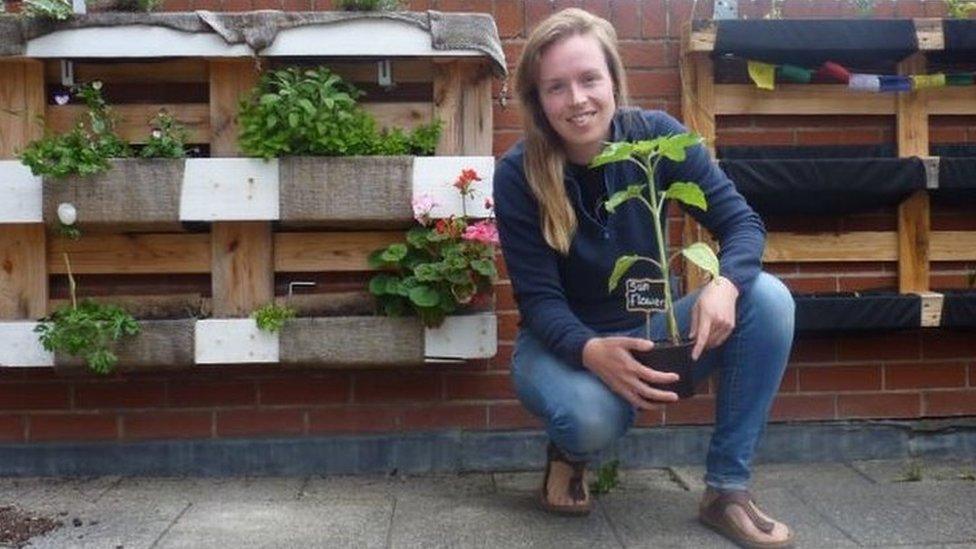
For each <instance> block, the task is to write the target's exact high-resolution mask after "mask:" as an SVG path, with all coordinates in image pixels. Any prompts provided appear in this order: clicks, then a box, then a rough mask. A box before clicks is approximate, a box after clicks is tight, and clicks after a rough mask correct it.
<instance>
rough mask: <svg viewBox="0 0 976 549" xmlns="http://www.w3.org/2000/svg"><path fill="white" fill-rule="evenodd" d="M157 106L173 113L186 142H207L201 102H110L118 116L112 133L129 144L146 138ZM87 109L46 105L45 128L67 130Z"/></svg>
mask: <svg viewBox="0 0 976 549" xmlns="http://www.w3.org/2000/svg"><path fill="white" fill-rule="evenodd" d="M161 109H165V110H166V112H168V113H169V114H171V115H173V117H174V118H176V120H178V121H179V122H180V124H183V126H185V127H186V130H187V132H188V133H189V136H188V140H187V142H188V143H209V142H210V107H209V106H208V105H207V104H205V103H160V104H151V105H114V106H112V110H113V111H114V112H115V114H116V115H118V117H119V122H118V125H117V126H116V133H118V134H119V136H121V137H122V138H123V139H125V140H127V141H129V142H130V143H145V142H146V141H148V140H149V132H150V131H151V128H150V126H149V122H150V121H152V119H153V118H154V117H155V116H156V114H157V113H159V111H160V110H161ZM86 112H87V108H86V107H85V106H84V105H64V106H58V105H53V106H50V107H48V108H47V116H46V124H47V128H48V129H49V130H51V131H53V132H56V133H61V132H66V131H68V130H70V129H71V128H72V127H74V125H75V123H76V122H77V121H78V120H80V119H81V118H82V117H83V116H84V114H85V113H86Z"/></svg>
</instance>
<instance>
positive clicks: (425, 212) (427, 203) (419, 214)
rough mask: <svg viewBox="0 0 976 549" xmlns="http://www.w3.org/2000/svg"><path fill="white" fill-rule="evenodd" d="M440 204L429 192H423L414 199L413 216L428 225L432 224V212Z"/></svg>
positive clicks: (418, 221) (422, 223)
mask: <svg viewBox="0 0 976 549" xmlns="http://www.w3.org/2000/svg"><path fill="white" fill-rule="evenodd" d="M439 205H440V204H438V203H437V202H435V201H434V198H433V197H432V196H430V195H429V194H426V193H425V194H422V195H420V196H418V197H416V198H414V199H413V218H414V219H416V220H417V223H420V224H421V225H423V226H425V227H426V226H427V225H429V224H430V212H432V211H433V210H434V208H436V207H437V206H439Z"/></svg>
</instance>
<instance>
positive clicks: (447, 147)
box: [434, 61, 464, 156]
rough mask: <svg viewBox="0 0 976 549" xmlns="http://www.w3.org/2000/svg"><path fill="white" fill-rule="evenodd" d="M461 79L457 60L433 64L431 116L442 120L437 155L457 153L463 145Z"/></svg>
mask: <svg viewBox="0 0 976 549" xmlns="http://www.w3.org/2000/svg"><path fill="white" fill-rule="evenodd" d="M463 82H464V68H463V65H462V64H461V62H460V61H449V62H441V63H435V64H434V116H435V117H437V118H439V119H440V120H441V122H443V126H442V132H441V140H440V142H439V143H438V144H437V151H436V154H437V155H439V156H451V155H460V154H461V151H462V150H463V148H464V134H463V129H464V113H463V107H464V105H463V99H462V89H463Z"/></svg>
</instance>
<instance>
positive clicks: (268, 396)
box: [259, 373, 350, 405]
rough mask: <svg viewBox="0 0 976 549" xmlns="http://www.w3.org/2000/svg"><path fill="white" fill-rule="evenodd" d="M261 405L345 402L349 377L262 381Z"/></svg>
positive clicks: (348, 392) (340, 375)
mask: <svg viewBox="0 0 976 549" xmlns="http://www.w3.org/2000/svg"><path fill="white" fill-rule="evenodd" d="M259 391H260V393H261V404H263V405H275V404H313V405H319V404H334V403H341V402H347V401H348V400H349V396H350V380H349V375H348V374H345V373H342V374H335V375H330V376H325V377H321V376H316V377H311V376H304V377H301V378H294V379H275V380H267V381H262V382H261V384H260V386H259Z"/></svg>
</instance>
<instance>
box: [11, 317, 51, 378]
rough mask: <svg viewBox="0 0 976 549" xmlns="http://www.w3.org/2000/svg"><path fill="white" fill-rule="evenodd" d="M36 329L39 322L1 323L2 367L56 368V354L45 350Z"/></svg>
mask: <svg viewBox="0 0 976 549" xmlns="http://www.w3.org/2000/svg"><path fill="white" fill-rule="evenodd" d="M35 327H37V322H0V367H2V368H10V367H14V368H25V367H26V368H43V367H49V366H54V353H52V352H49V351H45V350H44V347H43V346H42V345H41V342H40V340H39V339H38V335H39V334H37V333H36V332H35V331H34V328H35Z"/></svg>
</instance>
